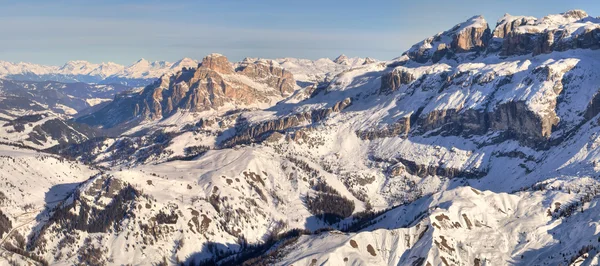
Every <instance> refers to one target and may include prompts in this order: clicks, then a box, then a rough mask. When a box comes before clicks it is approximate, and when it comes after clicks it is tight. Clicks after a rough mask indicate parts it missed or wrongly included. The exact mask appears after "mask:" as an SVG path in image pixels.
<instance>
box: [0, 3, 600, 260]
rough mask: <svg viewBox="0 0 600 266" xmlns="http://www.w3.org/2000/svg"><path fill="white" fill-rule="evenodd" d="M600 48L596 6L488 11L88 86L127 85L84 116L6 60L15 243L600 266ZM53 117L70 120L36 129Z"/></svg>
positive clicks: (93, 93)
mask: <svg viewBox="0 0 600 266" xmlns="http://www.w3.org/2000/svg"><path fill="white" fill-rule="evenodd" d="M599 50H600V19H599V18H596V17H592V16H590V15H588V14H587V13H586V12H584V11H581V10H571V11H567V12H565V13H561V14H554V15H548V16H545V17H542V18H535V17H528V16H512V15H509V14H506V15H505V16H503V17H502V18H500V19H499V20H498V21H497V23H496V26H495V27H494V28H491V27H490V26H489V24H488V22H487V21H486V20H485V18H484V17H482V16H474V17H471V18H469V19H468V20H467V21H465V22H462V23H459V24H457V25H455V26H453V27H450V28H449V29H448V30H446V31H444V32H440V33H437V34H434V35H433V36H431V37H429V38H426V39H424V40H423V41H421V42H418V43H416V44H415V45H413V46H412V47H411V48H410V49H408V50H407V51H405V52H404V53H399V56H398V57H397V58H394V59H391V60H388V61H378V60H373V59H370V58H348V57H346V56H339V57H338V58H336V59H335V60H329V59H319V60H305V59H295V58H283V59H260V58H246V59H244V60H242V61H241V62H231V61H230V60H229V59H228V58H227V57H226V56H224V55H221V54H210V55H207V56H206V57H204V58H203V59H202V60H201V61H199V62H195V63H194V65H193V66H188V67H185V68H181V69H177V70H175V71H173V72H169V71H167V72H165V73H164V74H162V75H159V76H160V77H158V76H157V77H156V78H155V79H154V80H153V81H152V82H150V83H148V84H147V85H146V86H144V87H143V88H136V89H133V88H129V89H124V88H123V89H121V88H114V90H115V91H117V90H118V91H119V92H118V93H114V94H112V96H111V97H106V96H102V97H99V96H98V95H97V94H100V93H106V90H105V88H106V87H98V86H105V85H98V84H86V85H87V86H88V87H85V88H84V89H75V90H72V91H75V92H77V93H75V92H72V93H70V94H69V95H74V96H73V97H67V98H73V99H75V100H77V101H79V102H80V100H79V99H84V101H85V99H88V101H86V102H88V103H89V102H90V101H91V100H90V99H99V98H102V99H106V98H109V99H112V100H106V101H104V100H103V101H102V103H99V104H95V105H93V106H91V104H90V106H86V107H82V108H81V109H77V108H75V107H71V108H73V109H74V110H75V113H72V114H69V113H68V112H63V113H61V112H59V111H58V110H57V108H58V107H57V106H60V105H65V106H66V105H67V104H68V103H67V102H64V97H51V98H50V97H41V96H40V95H41V93H39V90H40V89H39V88H43V87H45V86H40V85H38V84H39V83H35V82H37V81H35V78H33V79H34V80H28V81H15V80H10V78H11V77H9V76H6V78H7V79H8V80H6V81H4V82H5V83H6V84H8V83H11V84H16V85H12V86H17V85H18V86H17V87H18V88H21V89H17V90H16V91H23V90H24V91H26V93H25V94H22V95H16V92H10V93H8V94H7V95H9V96H10V97H18V98H19V99H22V100H23V101H25V102H26V103H31V104H30V105H29V106H31V108H28V107H27V106H28V104H22V105H19V107H18V108H16V107H13V106H7V107H6V108H4V110H5V111H4V113H5V117H4V118H3V120H4V121H3V122H4V125H3V127H4V128H6V129H7V130H4V131H3V132H2V133H1V134H2V136H3V137H4V138H5V141H3V142H1V143H0V165H2V167H0V182H2V183H3V184H5V185H4V186H2V188H1V189H0V192H1V193H0V207H1V209H0V210H1V212H0V237H1V240H0V241H1V242H0V246H2V250H1V253H0V254H1V255H2V257H4V258H5V259H6V261H7V262H10V263H13V264H17V265H18V264H26V263H31V264H42V265H44V264H57V265H60V264H65V265H66V264H69V265H71V264H83V265H126V264H133V265H182V264H183V265H312V266H314V265H419V266H420V265H425V266H429V265H447V266H448V265H478V266H482V265H597V264H598V263H599V261H600V253H599V252H598V249H599V248H600V234H599V233H598V232H600V218H599V216H598V213H597V212H596V211H597V210H596V209H597V208H598V206H600V205H599V203H600V196H599V191H600V180H599V178H600V175H599V173H600V145H599V143H600V135H599V134H598V132H600V96H599V95H600V87H599V86H598V84H600V75H598V70H599V69H600V53H599ZM164 65H165V66H167V65H168V64H164ZM170 67H171V66H169V68H170ZM107 68H108V67H107ZM69 71H70V73H72V74H69V75H78V74H74V73H76V71H74V70H73V69H71V70H69ZM121 71H124V70H121ZM40 73H41V72H40ZM89 73H91V72H89ZM115 73H117V72H115ZM119 73H121V72H119ZM122 73H124V72H122ZM36 75H37V74H36ZM42 75H45V74H42ZM112 75H116V74H112ZM157 75H158V74H157ZM14 77H16V76H13V78H14ZM23 77H24V76H20V77H18V79H20V78H23ZM40 77H41V76H40ZM110 77H111V75H106V76H105V79H104V80H108V78H110ZM94 83H97V82H94ZM31 84H36V85H35V86H33V85H31ZM60 84H66V83H60ZM65 86H66V85H65ZM5 87H6V85H5ZM51 87H52V88H53V90H55V91H63V90H64V89H61V88H59V87H57V86H56V85H52V86H51ZM4 91H8V90H6V89H5V90H4ZM4 91H3V92H4ZM13 91H14V90H13ZM85 91H88V92H90V93H85ZM75 94H76V95H75ZM28 95H29V96H28ZM12 102H13V101H6V100H5V101H2V102H1V103H12ZM92 102H93V101H92ZM96 102H100V101H96ZM59 104H60V105H59ZM73 106H75V105H73ZM0 107H2V106H1V105H0ZM78 108H79V107H78ZM38 109H39V110H38ZM58 109H59V108H58ZM63 109H65V108H63ZM31 114H36V115H37V116H36V117H29V116H31ZM41 114H53V115H54V116H44V115H41ZM49 119H56V121H57V122H55V123H58V122H61V123H63V124H64V126H62V124H61V126H57V128H60V129H63V128H64V129H65V130H50V128H49V127H45V130H34V129H35V128H36V127H38V128H40V125H43V124H44V121H47V120H49ZM67 129H69V130H67ZM51 132H52V134H51ZM56 132H58V133H56ZM40 136H51V137H49V138H47V139H49V140H51V141H45V142H42V141H40V139H42V138H41V137H40ZM67 136H68V137H67ZM59 140H60V141H59ZM36 141H37V142H36ZM44 169H50V170H49V171H45V170H44Z"/></svg>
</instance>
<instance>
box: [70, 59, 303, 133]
mask: <svg viewBox="0 0 600 266" xmlns="http://www.w3.org/2000/svg"><path fill="white" fill-rule="evenodd" d="M294 88H295V81H294V78H293V75H292V74H291V73H290V72H288V71H286V70H285V69H283V68H281V67H280V66H279V65H278V63H277V62H274V61H272V60H257V61H244V62H242V63H240V64H239V65H238V66H237V67H236V68H235V69H234V66H233V64H232V63H230V62H229V61H228V60H227V58H226V57H225V56H223V55H220V54H211V55H208V56H206V57H205V58H204V59H203V60H202V62H201V63H200V65H199V66H198V68H197V69H184V70H182V71H180V72H178V73H176V74H175V75H165V76H163V77H161V78H160V79H159V80H158V81H156V82H155V83H153V84H151V85H149V86H147V87H146V88H144V89H143V90H141V91H140V92H138V93H128V94H123V95H118V96H117V97H116V98H115V100H114V101H113V102H112V103H111V104H109V105H107V106H105V107H104V108H103V109H101V110H99V111H98V112H95V113H92V114H90V115H88V116H84V117H81V118H79V119H78V121H80V122H83V123H87V124H91V125H103V126H105V127H113V126H116V125H118V124H121V123H124V122H127V121H131V120H133V119H137V120H140V121H141V120H146V119H150V120H156V119H161V118H165V117H168V116H170V115H172V114H174V113H175V112H177V111H193V112H201V111H208V110H221V109H232V108H236V107H237V106H269V105H272V104H274V103H275V102H276V101H278V100H281V99H283V98H284V97H285V96H288V95H290V94H291V93H292V92H293V91H294ZM102 117H104V118H106V117H109V119H108V120H107V119H103V118H102ZM99 118H100V119H99Z"/></svg>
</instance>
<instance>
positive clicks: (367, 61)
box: [363, 57, 377, 65]
mask: <svg viewBox="0 0 600 266" xmlns="http://www.w3.org/2000/svg"><path fill="white" fill-rule="evenodd" d="M375 62H377V60H375V59H373V58H370V57H367V58H365V61H364V62H363V65H368V64H373V63H375Z"/></svg>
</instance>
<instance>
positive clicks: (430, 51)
mask: <svg viewBox="0 0 600 266" xmlns="http://www.w3.org/2000/svg"><path fill="white" fill-rule="evenodd" d="M491 37H492V35H491V32H490V28H489V26H488V24H487V22H486V21H485V19H484V18H483V17H482V16H475V17H473V18H471V19H469V20H468V21H466V22H464V23H461V24H458V25H456V26H455V27H454V28H452V29H450V30H448V31H445V32H442V33H439V34H437V35H435V36H433V37H430V38H428V39H425V40H423V41H422V42H420V43H418V44H416V45H414V46H413V47H412V48H411V49H410V50H409V51H408V52H407V53H406V54H407V55H408V57H409V58H410V59H411V60H414V61H416V62H419V63H425V62H427V61H429V60H431V61H433V62H434V63H435V62H438V61H439V60H441V59H442V58H444V57H445V56H448V57H452V56H453V54H457V53H468V52H477V51H482V50H485V49H486V47H487V46H488V44H489V42H490V40H491Z"/></svg>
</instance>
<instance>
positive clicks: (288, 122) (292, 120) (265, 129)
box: [222, 98, 352, 147]
mask: <svg viewBox="0 0 600 266" xmlns="http://www.w3.org/2000/svg"><path fill="white" fill-rule="evenodd" d="M351 104H352V99H350V98H346V99H344V100H342V101H340V102H337V103H335V104H334V105H333V106H331V107H329V108H323V109H318V110H313V111H308V112H302V113H296V114H293V115H290V116H286V117H282V118H279V119H276V120H270V121H264V122H261V123H258V124H254V125H245V126H244V127H242V128H241V129H238V130H237V131H238V132H237V133H236V134H235V136H233V137H232V138H230V139H228V140H226V141H225V142H224V143H223V145H222V146H224V147H233V146H236V145H239V144H248V143H252V142H256V141H261V140H263V139H266V138H267V137H269V136H267V135H269V134H272V133H274V132H277V131H285V130H288V129H290V128H293V127H296V126H298V125H300V124H302V123H317V122H319V121H321V120H324V119H325V118H327V117H329V116H330V115H331V114H332V113H338V112H340V111H342V110H344V109H346V108H347V107H348V106H350V105H351Z"/></svg>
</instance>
